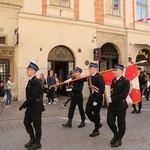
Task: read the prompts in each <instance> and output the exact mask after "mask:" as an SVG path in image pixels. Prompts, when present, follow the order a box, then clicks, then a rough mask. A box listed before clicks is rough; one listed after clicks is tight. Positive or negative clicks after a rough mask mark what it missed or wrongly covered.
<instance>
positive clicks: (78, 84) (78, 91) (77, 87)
mask: <svg viewBox="0 0 150 150" xmlns="http://www.w3.org/2000/svg"><path fill="white" fill-rule="evenodd" d="M72 86H73V87H72V97H71V100H72V101H75V102H81V101H83V95H82V89H83V86H84V81H83V80H77V81H75V82H73V83H72Z"/></svg>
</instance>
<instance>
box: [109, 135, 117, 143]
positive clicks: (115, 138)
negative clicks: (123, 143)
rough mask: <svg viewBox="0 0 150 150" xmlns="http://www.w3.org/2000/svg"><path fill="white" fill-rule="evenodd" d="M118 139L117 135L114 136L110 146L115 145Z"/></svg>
mask: <svg viewBox="0 0 150 150" xmlns="http://www.w3.org/2000/svg"><path fill="white" fill-rule="evenodd" d="M117 139H118V137H117V135H114V137H113V138H112V140H111V141H110V144H114V143H115V142H116V141H117Z"/></svg>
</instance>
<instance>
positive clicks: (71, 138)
mask: <svg viewBox="0 0 150 150" xmlns="http://www.w3.org/2000/svg"><path fill="white" fill-rule="evenodd" d="M65 99H66V97H59V101H58V102H57V104H56V105H46V106H45V108H46V111H45V112H44V113H43V122H42V130H43V135H42V141H41V143H42V148H41V150H111V149H116V150H150V144H149V143H150V130H149V129H150V101H145V100H143V109H142V113H141V114H131V110H132V107H129V109H128V111H127V119H126V123H127V130H126V134H125V136H124V138H123V144H122V146H120V147H118V148H111V147H110V144H109V142H110V140H111V138H112V132H111V131H110V129H109V128H108V126H107V123H106V114H107V108H102V110H101V120H102V121H101V122H102V124H103V127H102V128H101V129H100V135H99V136H97V137H94V138H91V137H89V134H90V133H91V132H92V130H93V124H92V123H91V122H90V121H89V120H88V119H87V120H86V127H84V128H80V129H79V128H78V127H77V126H78V125H79V124H80V116H79V113H78V109H76V111H75V115H74V119H73V127H72V128H64V127H62V124H63V123H65V122H66V121H67V113H68V107H67V108H66V109H64V108H62V105H61V103H62V102H64V101H65ZM21 103H22V102H13V103H12V107H10V108H5V109H4V110H3V112H2V113H1V114H0V150H26V149H25V148H24V144H25V143H26V142H27V141H28V134H27V133H26V131H25V128H24V126H23V117H24V111H25V110H23V111H19V110H18V108H19V106H20V105H21ZM85 103H86V100H85V101H84V106H85ZM68 106H69V105H68Z"/></svg>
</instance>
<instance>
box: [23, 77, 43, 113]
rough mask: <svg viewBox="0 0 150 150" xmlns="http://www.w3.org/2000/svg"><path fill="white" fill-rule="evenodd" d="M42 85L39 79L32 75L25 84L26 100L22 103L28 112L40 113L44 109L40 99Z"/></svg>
mask: <svg viewBox="0 0 150 150" xmlns="http://www.w3.org/2000/svg"><path fill="white" fill-rule="evenodd" d="M41 92H42V87H41V83H40V81H39V79H37V78H36V76H34V77H33V78H32V79H31V80H29V82H28V84H27V86H26V101H25V102H24V103H23V104H22V107H23V108H27V109H26V112H28V113H40V112H42V111H44V110H45V109H44V105H43V102H42V101H41V100H40V95H41Z"/></svg>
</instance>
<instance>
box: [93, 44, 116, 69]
mask: <svg viewBox="0 0 150 150" xmlns="http://www.w3.org/2000/svg"><path fill="white" fill-rule="evenodd" d="M96 51H97V52H96ZM94 54H98V57H96V58H98V59H97V60H99V66H100V71H103V70H107V69H111V68H113V67H114V65H115V64H117V63H118V57H119V54H118V51H117V49H116V48H115V46H114V44H111V43H105V44H104V45H102V46H101V48H96V49H94Z"/></svg>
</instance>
